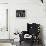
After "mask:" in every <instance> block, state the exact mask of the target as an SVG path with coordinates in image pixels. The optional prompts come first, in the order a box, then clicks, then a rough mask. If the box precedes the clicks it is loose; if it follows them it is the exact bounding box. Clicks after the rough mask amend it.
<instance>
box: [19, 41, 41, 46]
mask: <svg viewBox="0 0 46 46" xmlns="http://www.w3.org/2000/svg"><path fill="white" fill-rule="evenodd" d="M19 46H31V44H28V43H25V42H22V44H21V45H19ZM33 46H42V45H41V44H40V45H38V44H36V45H35V44H34V45H33Z"/></svg>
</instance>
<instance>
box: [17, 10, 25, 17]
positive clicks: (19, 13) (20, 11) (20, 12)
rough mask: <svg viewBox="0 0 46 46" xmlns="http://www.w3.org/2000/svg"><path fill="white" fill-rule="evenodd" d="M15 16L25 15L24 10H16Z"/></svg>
mask: <svg viewBox="0 0 46 46" xmlns="http://www.w3.org/2000/svg"><path fill="white" fill-rule="evenodd" d="M16 17H25V10H16Z"/></svg>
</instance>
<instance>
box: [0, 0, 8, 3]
mask: <svg viewBox="0 0 46 46" xmlns="http://www.w3.org/2000/svg"><path fill="white" fill-rule="evenodd" d="M0 3H8V0H0Z"/></svg>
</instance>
